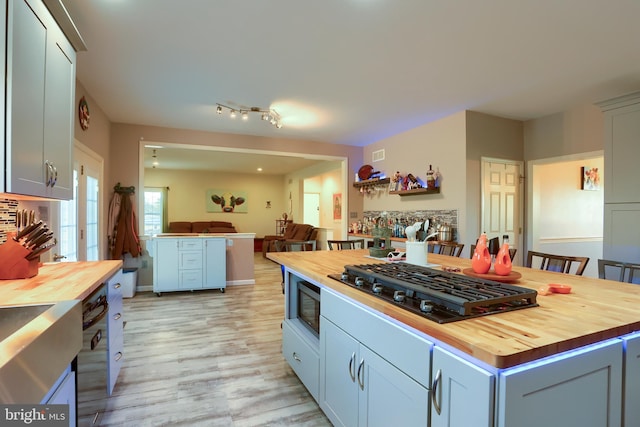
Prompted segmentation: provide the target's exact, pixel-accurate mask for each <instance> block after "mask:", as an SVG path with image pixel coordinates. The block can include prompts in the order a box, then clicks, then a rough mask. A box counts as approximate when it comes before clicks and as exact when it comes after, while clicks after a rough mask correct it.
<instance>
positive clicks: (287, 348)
mask: <svg viewBox="0 0 640 427" xmlns="http://www.w3.org/2000/svg"><path fill="white" fill-rule="evenodd" d="M289 323H290V322H289V321H287V320H285V321H284V322H283V324H282V354H283V355H284V358H285V359H287V362H289V365H290V366H291V368H293V370H294V372H295V373H296V375H297V376H298V378H300V381H302V383H303V384H304V385H305V387H307V389H308V390H309V393H311V396H313V398H314V399H315V400H316V402H318V396H319V393H320V356H319V355H318V351H317V350H314V349H313V348H312V347H311V346H310V345H309V344H308V343H307V341H306V340H305V338H304V337H302V336H301V335H299V334H298V333H297V332H296V331H295V329H294V328H293V327H292V326H291V325H290V324H289Z"/></svg>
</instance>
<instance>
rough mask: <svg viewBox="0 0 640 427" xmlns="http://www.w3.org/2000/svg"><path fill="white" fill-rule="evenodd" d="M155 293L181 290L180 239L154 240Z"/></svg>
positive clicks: (164, 238)
mask: <svg viewBox="0 0 640 427" xmlns="http://www.w3.org/2000/svg"><path fill="white" fill-rule="evenodd" d="M154 245H155V250H154V257H153V292H156V293H160V292H168V291H173V290H176V289H179V284H180V276H179V270H178V239H171V238H166V237H163V238H159V239H154Z"/></svg>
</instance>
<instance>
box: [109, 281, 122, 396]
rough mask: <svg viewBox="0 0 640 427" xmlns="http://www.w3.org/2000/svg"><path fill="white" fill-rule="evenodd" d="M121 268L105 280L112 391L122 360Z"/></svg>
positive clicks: (110, 389) (110, 385)
mask: <svg viewBox="0 0 640 427" xmlns="http://www.w3.org/2000/svg"><path fill="white" fill-rule="evenodd" d="M122 280H123V273H122V270H120V271H118V273H116V274H114V275H113V277H111V278H110V279H109V280H108V281H107V296H108V301H109V321H108V323H107V328H108V331H109V333H108V341H107V351H108V353H109V356H108V357H109V358H108V363H107V378H108V384H107V391H108V393H109V395H111V393H113V388H114V387H115V386H116V382H117V380H118V375H119V374H120V369H121V368H122V362H124V316H123V304H122Z"/></svg>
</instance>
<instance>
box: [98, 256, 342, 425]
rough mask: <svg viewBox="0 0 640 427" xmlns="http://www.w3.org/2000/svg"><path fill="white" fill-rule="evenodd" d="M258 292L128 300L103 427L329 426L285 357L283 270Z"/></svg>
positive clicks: (266, 276)
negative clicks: (115, 376) (120, 354)
mask: <svg viewBox="0 0 640 427" xmlns="http://www.w3.org/2000/svg"><path fill="white" fill-rule="evenodd" d="M255 277H256V284H255V285H245V286H231V287H228V288H227V290H226V292H225V293H221V292H220V291H218V290H211V291H200V292H193V293H192V292H177V293H164V294H162V296H161V297H157V296H156V295H155V294H153V293H151V292H145V293H138V294H136V296H135V297H134V298H126V299H125V300H124V315H125V321H126V327H125V335H124V340H125V351H124V353H125V361H124V364H123V368H122V371H121V372H120V377H119V380H118V384H117V385H116V388H115V390H114V394H113V396H111V397H110V398H109V402H108V408H107V411H106V412H105V414H104V416H103V418H102V422H101V425H103V426H136V427H137V426H207V427H209V426H234V427H236V426H238V427H239V426H251V427H253V426H330V425H331V423H330V422H329V421H328V420H327V418H326V417H325V416H324V414H323V413H322V411H321V410H320V408H319V407H318V405H317V404H316V402H315V401H314V400H313V398H312V397H311V395H310V394H309V393H308V392H307V390H306V388H305V387H304V386H303V385H302V383H301V382H300V381H299V380H298V378H297V377H296V375H295V374H294V373H293V371H292V370H291V368H290V367H289V365H288V364H287V363H286V361H285V360H284V357H283V356H282V330H281V327H280V322H281V321H282V317H283V313H284V298H283V295H282V291H281V288H280V282H281V273H280V266H279V265H277V264H275V263H273V262H271V261H269V260H266V259H264V258H263V257H262V254H255Z"/></svg>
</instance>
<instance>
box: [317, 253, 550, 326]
mask: <svg viewBox="0 0 640 427" xmlns="http://www.w3.org/2000/svg"><path fill="white" fill-rule="evenodd" d="M329 277H331V278H332V279H335V280H338V281H340V282H342V283H344V284H346V285H349V286H351V287H353V288H355V289H359V290H361V291H362V292H366V293H368V294H371V295H374V296H376V297H378V298H381V299H383V300H386V301H389V302H392V303H394V304H397V305H399V306H400V307H402V308H404V309H406V310H409V311H411V312H413V313H416V314H419V315H420V316H423V317H425V318H428V319H430V320H433V321H435V322H438V323H449V322H455V321H457V320H463V319H469V318H473V317H478V316H486V315H489V314H496V313H503V312H506V311H512V310H519V309H523V308H529V307H536V306H537V305H538V304H537V303H536V296H537V292H536V291H535V290H532V289H528V288H523V287H519V286H513V285H509V284H505V283H500V282H495V281H492V280H484V279H477V278H473V277H468V276H464V275H462V274H455V273H449V272H444V271H440V270H434V269H432V268H427V267H422V266H417V265H413V264H408V263H404V262H401V263H385V264H362V265H347V266H345V267H344V271H343V272H342V273H341V274H330V275H329Z"/></svg>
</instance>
